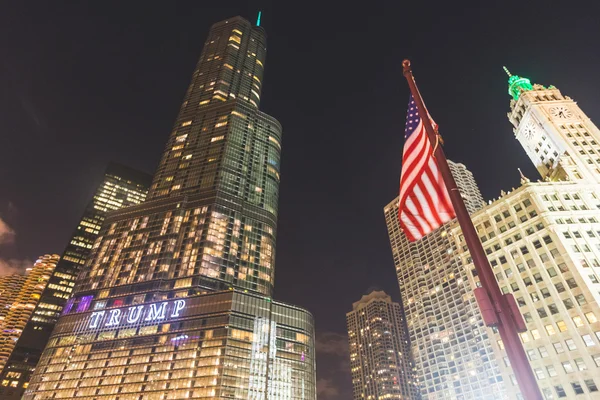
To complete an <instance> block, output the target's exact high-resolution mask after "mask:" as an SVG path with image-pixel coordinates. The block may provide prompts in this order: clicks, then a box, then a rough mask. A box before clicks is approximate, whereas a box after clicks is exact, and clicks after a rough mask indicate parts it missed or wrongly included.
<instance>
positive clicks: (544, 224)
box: [449, 76, 600, 399]
mask: <svg viewBox="0 0 600 400" xmlns="http://www.w3.org/2000/svg"><path fill="white" fill-rule="evenodd" d="M509 93H510V94H511V95H512V96H513V99H512V100H511V102H510V107H511V112H510V113H509V114H508V117H509V120H510V121H511V122H512V124H513V125H514V132H515V136H516V138H517V139H518V140H519V142H520V143H521V144H522V145H523V147H524V148H525V151H526V152H527V154H528V155H529V157H530V158H531V160H532V162H533V163H534V165H536V167H537V169H538V171H539V172H540V174H541V175H542V178H543V179H544V182H529V180H528V179H526V178H523V179H522V186H521V187H519V188H518V189H517V190H514V191H512V192H510V193H503V195H502V196H501V198H499V199H498V200H495V201H494V202H493V203H491V204H490V205H488V206H486V207H485V208H483V209H482V210H480V211H478V212H477V213H475V214H473V215H472V219H473V223H474V225H475V228H476V229H477V231H478V232H479V236H480V239H481V241H482V243H483V246H484V248H485V251H486V253H487V255H488V259H489V260H490V263H491V266H492V268H493V269H494V272H495V274H496V279H497V280H498V283H499V285H500V288H501V290H502V292H504V293H509V292H512V293H513V295H514V297H515V299H516V300H517V303H518V305H519V307H520V310H521V313H522V314H523V316H524V319H525V322H526V324H527V328H528V331H527V332H524V333H522V334H521V340H522V342H523V346H524V347H525V351H526V352H527V355H528V357H529V360H530V364H531V368H532V369H533V372H534V374H535V375H536V377H537V379H538V384H539V387H540V389H541V391H542V393H543V395H544V396H545V398H546V399H557V398H575V397H576V398H581V399H598V398H600V392H599V391H598V385H600V379H599V378H598V376H600V321H599V319H600V306H599V303H600V184H599V182H600V180H599V179H600V170H598V168H597V167H598V165H599V163H600V147H599V146H598V142H600V131H599V130H598V128H597V127H596V126H595V125H594V124H593V123H592V122H591V120H590V119H589V118H587V116H586V115H585V114H584V113H583V112H582V111H581V109H580V108H579V107H578V106H577V105H576V104H575V102H574V101H573V100H571V99H570V98H569V97H567V96H563V95H562V94H561V93H560V91H559V90H558V89H556V88H555V87H553V86H550V87H548V88H546V87H544V86H542V85H537V84H534V85H532V84H531V83H530V81H529V80H528V79H526V78H522V77H519V76H510V77H509ZM449 232H450V236H452V238H453V240H454V243H455V246H456V248H457V249H458V251H459V253H460V256H461V258H462V261H463V263H464V265H465V267H466V268H467V269H469V270H471V272H472V273H471V274H470V275H469V280H470V283H471V286H472V287H475V286H478V285H479V281H478V277H477V276H476V273H475V272H474V267H473V264H472V260H471V258H470V256H469V254H468V251H467V249H466V245H465V243H464V239H463V237H462V235H461V233H460V228H459V227H458V226H457V225H455V226H453V227H452V228H451V229H449ZM488 332H489V334H490V336H491V337H492V338H493V341H492V344H493V347H494V350H495V352H496V355H497V358H498V359H500V360H502V359H503V360H504V363H501V368H502V371H503V374H504V376H505V377H507V380H510V381H511V382H512V385H507V390H508V391H509V393H511V396H512V397H511V398H514V397H517V398H518V397H519V396H520V393H518V387H517V386H516V382H515V379H514V376H513V373H512V370H511V369H510V366H509V362H508V358H507V357H506V352H505V351H504V347H503V345H502V341H501V339H500V336H499V335H498V333H497V332H496V331H495V330H494V329H491V328H488Z"/></svg>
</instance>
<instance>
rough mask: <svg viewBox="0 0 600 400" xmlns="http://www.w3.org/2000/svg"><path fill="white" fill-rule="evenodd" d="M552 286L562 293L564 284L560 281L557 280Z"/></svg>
mask: <svg viewBox="0 0 600 400" xmlns="http://www.w3.org/2000/svg"><path fill="white" fill-rule="evenodd" d="M554 287H555V288H556V291H557V292H558V293H562V292H564V291H565V285H563V284H562V283H561V282H558V283H556V284H555V285H554Z"/></svg>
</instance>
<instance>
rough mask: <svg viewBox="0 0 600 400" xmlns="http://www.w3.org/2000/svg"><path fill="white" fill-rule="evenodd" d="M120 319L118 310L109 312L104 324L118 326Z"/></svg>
mask: <svg viewBox="0 0 600 400" xmlns="http://www.w3.org/2000/svg"><path fill="white" fill-rule="evenodd" d="M120 318H121V310H119V309H118V308H117V309H116V310H110V312H109V316H108V322H107V323H106V326H114V325H119V322H120V320H119V319H120Z"/></svg>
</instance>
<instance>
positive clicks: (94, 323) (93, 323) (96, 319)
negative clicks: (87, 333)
mask: <svg viewBox="0 0 600 400" xmlns="http://www.w3.org/2000/svg"><path fill="white" fill-rule="evenodd" d="M105 312H106V311H96V312H93V313H92V315H91V316H90V325H89V326H88V328H97V327H98V324H99V323H100V321H101V320H102V317H103V316H104V313H105Z"/></svg>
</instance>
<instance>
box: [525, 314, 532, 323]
mask: <svg viewBox="0 0 600 400" xmlns="http://www.w3.org/2000/svg"><path fill="white" fill-rule="evenodd" d="M523 318H525V322H533V318H531V313H528V312H527V313H525V314H523Z"/></svg>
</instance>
